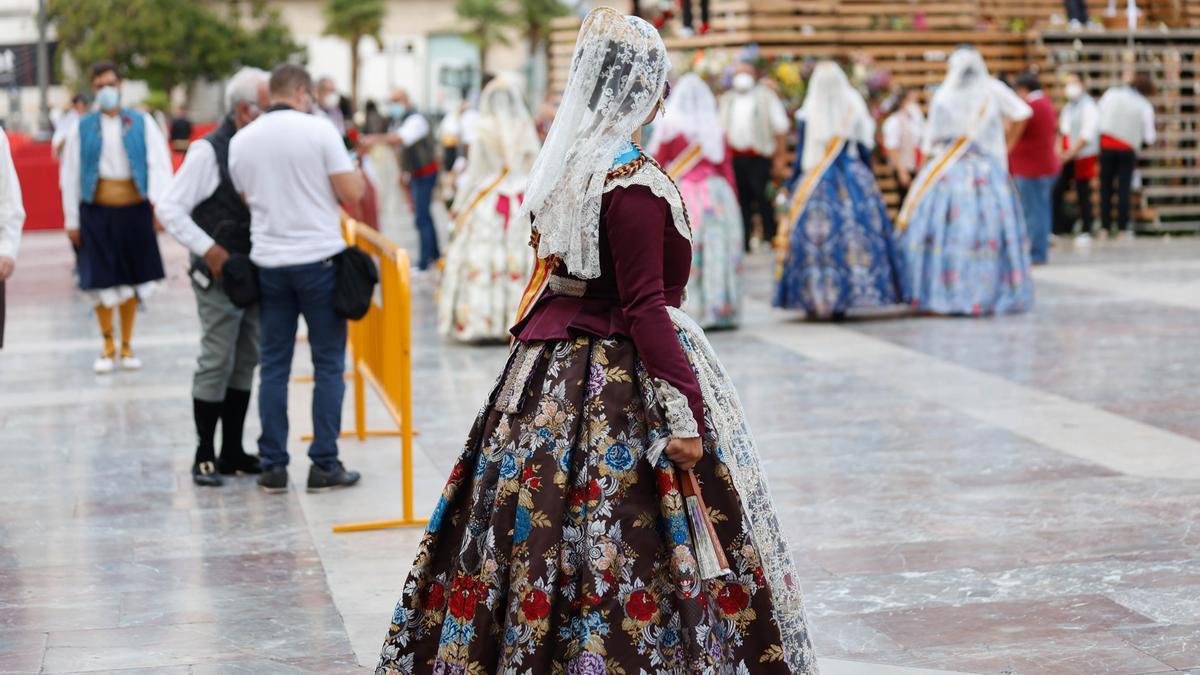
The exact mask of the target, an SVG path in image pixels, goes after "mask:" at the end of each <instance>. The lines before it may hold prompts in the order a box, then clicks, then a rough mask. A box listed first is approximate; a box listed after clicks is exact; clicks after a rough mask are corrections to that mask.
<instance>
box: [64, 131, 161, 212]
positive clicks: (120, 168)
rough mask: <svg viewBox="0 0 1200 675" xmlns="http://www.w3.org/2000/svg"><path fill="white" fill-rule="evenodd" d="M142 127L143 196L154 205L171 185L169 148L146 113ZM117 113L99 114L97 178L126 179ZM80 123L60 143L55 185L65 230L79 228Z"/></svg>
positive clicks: (123, 151) (127, 164)
mask: <svg viewBox="0 0 1200 675" xmlns="http://www.w3.org/2000/svg"><path fill="white" fill-rule="evenodd" d="M140 114H141V115H142V122H143V124H142V126H143V127H145V129H146V192H147V193H148V194H147V195H146V196H147V198H148V199H149V200H150V203H151V204H155V205H157V204H158V202H159V200H160V199H162V196H163V195H164V194H165V193H166V191H167V188H168V187H170V185H171V151H170V149H169V148H167V139H166V138H165V137H164V136H163V133H162V129H160V128H159V127H158V122H155V121H154V118H153V117H151V116H150V115H148V114H146V113H140ZM121 127H122V124H121V116H120V115H104V114H101V115H100V177H101V178H104V179H107V180H129V178H131V177H132V176H133V173H131V172H130V170H129V156H128V155H127V154H125V142H124V140H123V139H122V138H121V133H122V128H121ZM79 150H80V142H79V125H78V124H76V125H75V128H74V129H72V130H71V133H70V135H68V136H67V142H66V145H64V146H63V154H62V160H61V162H60V164H59V168H58V187H59V189H61V190H62V201H63V220H64V221H65V225H66V228H67V229H68V230H78V229H79V202H80V200H81V199H82V197H81V196H80V194H79V192H80V189H81V186H80V185H79Z"/></svg>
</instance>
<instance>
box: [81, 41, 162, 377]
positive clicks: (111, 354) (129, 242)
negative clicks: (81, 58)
mask: <svg viewBox="0 0 1200 675" xmlns="http://www.w3.org/2000/svg"><path fill="white" fill-rule="evenodd" d="M91 76H92V90H93V91H94V92H95V94H96V104H97V106H98V107H99V110H98V111H93V112H90V113H88V114H86V115H84V116H83V117H81V118H80V120H79V125H78V127H76V129H75V130H74V131H72V132H71V134H70V135H69V136H68V137H67V142H66V144H65V145H64V147H63V154H62V170H61V172H60V174H59V180H60V184H59V187H60V188H61V189H62V200H63V217H64V220H65V222H66V229H67V236H69V237H70V239H71V243H72V244H74V245H75V246H76V247H78V249H79V287H80V288H81V289H83V291H84V292H85V293H87V294H88V296H89V297H90V298H91V300H92V302H93V304H94V305H95V307H96V320H97V321H98V322H99V324H100V335H101V336H102V337H103V338H104V347H103V350H102V351H101V353H100V356H99V358H97V359H96V360H95V362H94V363H93V364H92V369H93V370H95V372H96V373H111V372H112V371H113V369H114V368H115V367H116V364H117V361H118V358H119V361H120V365H121V367H122V368H125V369H129V370H135V369H137V368H140V367H141V366H142V362H141V360H140V359H138V358H137V357H136V356H134V354H133V347H132V341H133V340H132V338H133V324H134V319H135V318H136V317H137V308H138V302H139V300H140V299H145V298H146V297H148V296H149V295H150V294H151V293H152V292H153V291H154V289H155V287H156V286H157V285H158V282H160V281H161V280H162V279H163V276H164V275H163V264H162V257H161V256H160V255H159V252H158V238H157V235H156V234H155V231H154V214H153V212H152V211H151V208H150V205H151V204H152V203H155V204H157V203H158V202H159V200H160V198H161V197H162V195H163V194H165V192H166V190H167V188H168V187H169V186H170V184H171V153H170V150H168V149H167V141H166V139H165V138H164V137H163V133H162V130H161V129H159V128H158V125H157V124H156V123H155V122H154V118H153V117H151V116H150V115H148V114H146V113H143V112H139V111H137V110H133V109H130V108H125V107H122V106H121V77H120V75H119V74H118V72H117V67H116V65H115V64H113V63H112V62H111V61H100V62H98V63H96V64H94V65H93V66H92V70H91ZM114 308H116V309H117V312H118V313H119V315H120V318H121V351H120V354H119V355H118V353H117V350H116V345H115V343H114V341H113V309H114Z"/></svg>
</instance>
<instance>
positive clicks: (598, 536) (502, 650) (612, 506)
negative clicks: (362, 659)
mask: <svg viewBox="0 0 1200 675" xmlns="http://www.w3.org/2000/svg"><path fill="white" fill-rule="evenodd" d="M668 436H669V431H668V429H667V426H666V422H665V420H664V419H663V418H662V416H661V414H660V413H659V408H658V407H657V405H656V403H655V399H654V393H653V388H652V384H651V381H650V378H649V376H648V375H647V373H646V370H645V368H644V367H643V365H642V363H641V361H640V360H639V358H638V356H637V352H636V350H635V349H634V347H633V343H632V342H631V341H629V340H625V339H620V338H614V339H600V338H594V337H580V338H576V339H573V340H563V341H557V342H548V343H518V346H517V348H516V349H515V350H514V351H513V352H512V355H511V356H510V359H509V363H508V366H507V367H506V369H505V373H504V374H503V375H502V377H501V379H500V383H499V384H498V385H497V387H496V389H495V391H493V393H492V395H491V397H490V399H489V402H488V405H487V406H486V407H485V408H484V409H483V410H482V411H481V412H480V414H479V416H478V418H477V419H476V422H475V424H474V426H473V428H472V430H471V432H470V435H469V437H468V440H467V443H466V448H465V450H464V451H463V454H462V456H461V458H460V459H459V461H458V462H457V464H456V465H455V467H454V469H453V471H452V472H451V475H450V478H449V481H448V482H447V484H446V487H445V489H444V491H443V493H442V496H441V498H440V499H439V501H438V504H437V507H436V509H435V510H434V513H433V516H432V517H431V520H430V524H429V527H428V530H427V531H426V533H425V536H424V538H423V540H422V541H421V544H420V548H419V552H418V554H417V558H416V561H415V563H414V565H413V568H412V570H411V572H410V573H409V576H408V579H407V581H406V582H405V584H404V589H403V597H402V598H401V599H400V602H399V604H398V605H397V607H396V611H395V614H394V616H393V618H392V625H391V627H390V629H389V631H388V636H387V639H386V641H385V643H384V646H383V651H382V655H381V658H380V662H379V665H378V669H377V671H376V672H377V674H378V675H387V674H391V673H439V674H442V673H446V674H449V673H454V674H459V673H462V674H479V675H482V674H484V673H514V674H515V673H565V674H570V675H601V674H603V673H627V674H629V675H637V674H638V673H797V672H799V673H805V674H806V675H807V674H808V673H815V666H812V669H811V670H810V669H809V667H808V666H805V667H803V668H796V667H795V664H796V663H798V662H799V661H798V660H797V658H806V659H809V660H810V661H811V647H809V646H808V638H807V634H806V633H805V634H803V635H802V636H801V638H802V639H803V642H804V647H805V648H804V650H802V651H804V656H803V657H794V658H785V649H784V644H785V643H787V641H785V640H784V639H782V637H781V630H780V627H779V626H780V625H784V626H787V625H789V624H788V623H787V622H786V621H785V622H783V623H782V624H778V623H777V622H776V621H775V616H774V614H773V611H774V610H773V604H772V594H771V591H770V589H769V588H768V586H767V582H766V578H765V577H764V571H763V567H762V562H761V561H760V557H759V551H758V548H757V547H756V545H755V542H754V541H753V536H752V535H751V528H750V527H749V525H748V524H747V520H746V518H745V515H746V514H744V513H743V509H742V506H741V502H740V501H739V498H738V494H737V492H736V490H735V489H734V486H733V483H732V480H731V476H730V470H729V468H728V467H727V466H726V464H725V463H723V462H722V461H721V460H719V459H718V458H717V456H715V455H714V453H713V452H711V451H706V453H705V456H704V458H703V459H702V460H701V462H700V463H699V465H697V467H696V474H697V476H699V478H700V480H701V483H702V492H703V496H704V499H705V501H706V502H707V506H708V509H709V510H708V513H709V516H710V518H711V520H712V522H713V525H714V527H715V530H716V534H717V539H718V540H719V542H720V544H721V546H722V548H723V549H724V551H725V553H726V557H727V558H728V562H729V567H730V570H731V573H729V574H726V575H723V576H721V577H718V578H714V579H710V580H705V579H702V578H701V577H700V575H699V573H698V571H697V561H696V557H695V551H694V549H693V547H692V544H691V538H690V536H689V530H688V520H687V515H686V513H685V511H684V502H683V499H682V496H681V495H680V492H679V485H678V483H677V480H676V478H675V471H674V469H673V465H672V464H671V462H670V461H669V460H668V459H667V458H666V456H665V454H663V455H660V456H659V457H658V459H657V461H656V462H655V463H654V464H653V465H652V464H651V462H650V461H648V459H647V453H648V452H649V451H650V450H651V448H652V446H655V444H656V441H661V440H662V439H664V438H666V437H668ZM706 445H707V444H706ZM657 447H661V443H659V444H658V446H657ZM795 642H796V640H795V639H793V640H792V642H791V643H790V644H795ZM793 651H795V650H793Z"/></svg>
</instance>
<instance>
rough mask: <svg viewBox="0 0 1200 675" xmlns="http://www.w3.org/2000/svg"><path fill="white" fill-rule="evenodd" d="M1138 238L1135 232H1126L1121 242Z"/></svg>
mask: <svg viewBox="0 0 1200 675" xmlns="http://www.w3.org/2000/svg"><path fill="white" fill-rule="evenodd" d="M1136 236H1137V235H1135V234H1134V233H1133V230H1125V231H1124V232H1122V233H1121V241H1133V240H1134V238H1135V237H1136Z"/></svg>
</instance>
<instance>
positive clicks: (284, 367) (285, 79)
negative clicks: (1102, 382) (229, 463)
mask: <svg viewBox="0 0 1200 675" xmlns="http://www.w3.org/2000/svg"><path fill="white" fill-rule="evenodd" d="M314 91H315V90H314V88H313V82H312V78H311V76H309V74H308V72H307V71H306V70H305V69H304V68H303V67H301V66H297V65H293V64H284V65H281V66H277V67H276V68H275V70H274V71H272V73H271V79H270V97H271V106H270V107H269V108H267V110H266V111H265V112H264V113H263V114H262V115H261V116H260V117H259V118H258V119H256V120H255V121H254V122H252V123H251V124H249V125H247V126H246V128H245V129H243V130H242V131H240V132H238V134H237V135H236V136H234V138H233V141H231V142H230V145H229V174H230V177H231V178H232V180H233V184H234V186H235V187H236V188H237V190H238V192H240V193H241V195H242V198H243V199H245V201H246V204H248V205H249V207H250V239H251V241H252V243H253V246H252V248H251V252H250V259H251V260H252V261H253V262H254V264H255V265H256V266H257V267H258V281H259V286H260V289H261V299H260V312H261V330H262V336H261V339H260V340H259V346H260V349H261V360H262V365H261V371H260V375H259V393H258V413H259V417H260V418H261V419H262V436H260V437H259V439H258V450H259V456H260V457H261V458H262V469H263V474H262V476H261V477H260V478H259V481H258V485H259V487H261V488H262V489H264V490H266V491H268V492H285V491H286V490H287V484H288V480H287V465H288V451H287V439H288V416H287V408H288V404H287V400H288V380H289V379H290V377H291V369H292V353H293V350H294V349H295V345H296V327H297V321H298V319H299V317H300V315H303V316H304V323H305V324H306V325H307V326H308V344H309V347H310V348H311V351H312V362H313V371H314V380H315V387H314V389H313V402H312V418H313V420H312V421H313V442H312V445H311V446H309V450H308V456H309V458H310V459H311V460H312V467H311V469H310V470H309V474H308V490H309V491H310V492H311V491H318V490H327V489H331V488H338V487H347V486H350V485H354V484H355V483H357V482H358V479H359V474H358V472H355V471H347V470H346V469H345V467H344V466H342V463H341V461H339V460H338V446H337V441H338V435H339V434H340V433H341V428H342V397H343V395H344V394H345V391H346V385H345V382H344V381H343V379H342V372H343V370H344V369H345V359H346V319H345V318H344V317H342V316H340V315H339V314H338V313H337V312H336V311H335V310H334V293H335V290H336V280H337V263H336V261H335V257H336V256H337V255H338V254H339V253H341V252H342V251H343V250H344V249H345V248H346V244H345V241H344V240H343V238H342V229H341V215H340V209H339V207H338V200H339V199H340V200H341V201H343V202H356V201H358V200H359V199H361V198H362V195H363V192H364V190H365V189H366V186H365V183H364V181H363V178H362V176H361V175H360V174H359V173H358V170H357V169H356V168H355V166H354V162H353V161H352V160H351V158H350V155H349V154H348V153H347V152H346V146H345V145H344V144H343V143H342V139H341V137H340V136H338V133H337V130H335V129H334V128H333V126H332V125H330V124H329V123H328V122H326V121H325V120H323V119H320V118H318V117H316V116H314V115H312V114H310V113H311V111H312V107H313V105H314V103H315V99H314V96H315V94H314Z"/></svg>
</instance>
